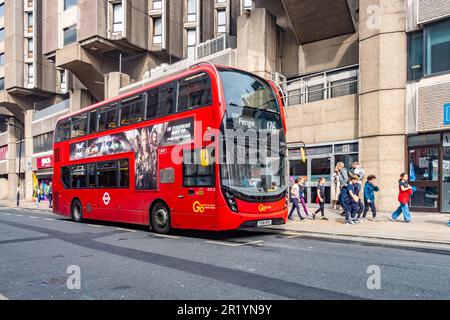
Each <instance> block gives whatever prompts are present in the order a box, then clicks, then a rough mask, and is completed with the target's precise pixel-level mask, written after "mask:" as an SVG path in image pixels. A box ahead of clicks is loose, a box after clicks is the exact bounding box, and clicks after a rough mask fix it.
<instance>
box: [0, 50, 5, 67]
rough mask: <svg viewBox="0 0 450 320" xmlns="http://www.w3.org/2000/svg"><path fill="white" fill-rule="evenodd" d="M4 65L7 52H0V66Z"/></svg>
mask: <svg viewBox="0 0 450 320" xmlns="http://www.w3.org/2000/svg"><path fill="white" fill-rule="evenodd" d="M4 65H5V54H4V53H0V66H4Z"/></svg>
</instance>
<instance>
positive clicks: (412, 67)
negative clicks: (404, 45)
mask: <svg viewBox="0 0 450 320" xmlns="http://www.w3.org/2000/svg"><path fill="white" fill-rule="evenodd" d="M422 77H423V32H422V31H420V32H415V33H410V34H408V81H415V80H419V79H421V78H422Z"/></svg>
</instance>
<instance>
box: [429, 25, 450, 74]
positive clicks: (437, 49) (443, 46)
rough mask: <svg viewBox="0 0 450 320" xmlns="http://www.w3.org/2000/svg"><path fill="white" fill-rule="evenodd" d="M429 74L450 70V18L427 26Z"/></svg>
mask: <svg viewBox="0 0 450 320" xmlns="http://www.w3.org/2000/svg"><path fill="white" fill-rule="evenodd" d="M425 32H426V42H427V44H426V66H427V74H434V73H439V72H444V71H450V20H446V21H443V22H438V23H435V24H432V25H430V26H428V27H426V28H425Z"/></svg>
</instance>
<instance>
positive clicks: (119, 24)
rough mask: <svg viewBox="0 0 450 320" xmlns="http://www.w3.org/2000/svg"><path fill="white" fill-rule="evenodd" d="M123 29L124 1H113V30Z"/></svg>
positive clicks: (119, 30) (120, 30)
mask: <svg viewBox="0 0 450 320" xmlns="http://www.w3.org/2000/svg"><path fill="white" fill-rule="evenodd" d="M122 31H123V9H122V2H118V3H113V32H122Z"/></svg>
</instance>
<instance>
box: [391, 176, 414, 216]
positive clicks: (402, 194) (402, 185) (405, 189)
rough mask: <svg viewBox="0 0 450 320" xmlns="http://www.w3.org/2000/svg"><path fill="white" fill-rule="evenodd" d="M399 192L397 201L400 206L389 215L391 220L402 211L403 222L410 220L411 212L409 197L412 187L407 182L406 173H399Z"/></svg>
mask: <svg viewBox="0 0 450 320" xmlns="http://www.w3.org/2000/svg"><path fill="white" fill-rule="evenodd" d="M398 187H399V193H398V202H400V206H399V207H398V208H397V210H395V211H394V212H393V213H392V215H391V220H392V221H396V220H397V219H398V217H399V216H400V214H402V213H403V219H404V220H405V222H411V213H410V212H409V206H408V203H409V198H410V197H411V195H412V187H411V186H410V185H409V183H408V175H407V174H406V173H404V172H403V173H402V174H400V180H399V181H398Z"/></svg>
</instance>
